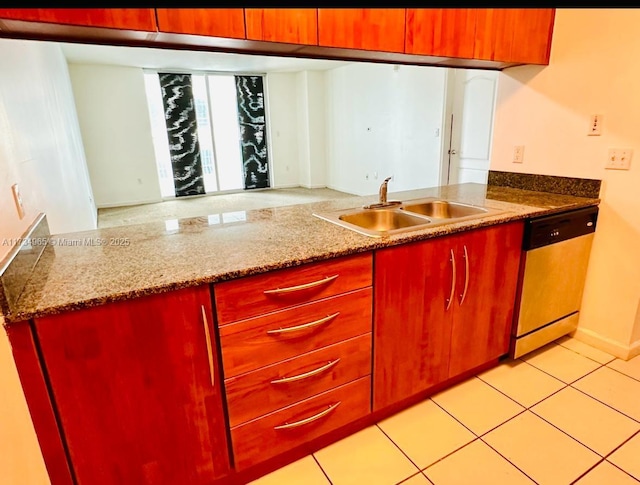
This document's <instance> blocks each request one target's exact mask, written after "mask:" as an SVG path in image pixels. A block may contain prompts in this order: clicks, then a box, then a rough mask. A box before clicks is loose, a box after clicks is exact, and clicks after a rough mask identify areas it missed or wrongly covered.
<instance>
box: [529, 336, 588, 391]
mask: <svg viewBox="0 0 640 485" xmlns="http://www.w3.org/2000/svg"><path fill="white" fill-rule="evenodd" d="M522 360H524V361H525V362H528V363H529V364H531V365H533V366H535V367H537V368H538V369H540V370H542V371H544V372H546V373H547V374H551V375H552V376H553V377H557V378H558V379H560V380H561V381H563V382H566V383H567V384H569V383H571V382H573V381H575V380H577V379H580V378H581V377H583V376H584V375H586V374H588V373H589V372H591V371H593V370H594V369H597V368H598V367H600V365H601V364H600V363H599V362H595V361H593V360H591V359H588V358H586V357H583V356H582V355H580V354H577V353H576V352H574V351H573V350H569V349H567V348H565V347H563V346H561V345H556V344H553V343H552V344H549V345H546V346H544V347H542V348H540V349H538V350H536V351H535V352H531V353H530V354H527V355H525V356H524V357H522Z"/></svg>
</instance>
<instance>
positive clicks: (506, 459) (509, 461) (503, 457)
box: [478, 411, 538, 484]
mask: <svg viewBox="0 0 640 485" xmlns="http://www.w3.org/2000/svg"><path fill="white" fill-rule="evenodd" d="M523 412H524V411H523ZM521 414H522V413H521ZM518 416H519V415H518ZM514 418H515V416H514ZM512 419H513V418H512ZM509 421H511V420H509ZM503 424H504V423H503ZM483 436H485V435H483ZM478 439H479V440H480V441H482V442H483V443H484V444H485V445H487V446H488V447H489V448H491V449H492V450H493V451H494V452H495V453H497V454H498V455H499V456H500V457H502V459H503V460H505V461H506V462H507V463H510V464H511V466H513V467H514V468H515V469H516V470H518V471H519V472H520V473H522V474H523V475H524V476H525V477H527V478H528V479H529V480H531V481H532V482H533V483H535V484H538V482H537V481H535V480H534V479H533V478H532V477H531V476H529V474H528V473H525V471H524V470H522V469H521V468H520V467H519V466H517V465H516V464H515V463H513V462H512V461H511V460H509V458H507V457H506V456H504V455H503V454H502V453H500V452H499V451H498V450H496V449H495V448H494V447H493V446H491V445H490V444H489V443H487V441H486V440H483V439H482V437H480V438H478Z"/></svg>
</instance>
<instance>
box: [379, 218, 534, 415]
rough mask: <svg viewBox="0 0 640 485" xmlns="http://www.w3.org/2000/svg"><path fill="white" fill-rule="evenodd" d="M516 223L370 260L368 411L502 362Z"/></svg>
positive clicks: (518, 238) (517, 244) (516, 255)
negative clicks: (371, 331)
mask: <svg viewBox="0 0 640 485" xmlns="http://www.w3.org/2000/svg"><path fill="white" fill-rule="evenodd" d="M522 231H523V224H522V223H521V222H513V223H508V224H502V225H498V226H494V227H489V228H485V229H476V230H472V231H468V232H464V233H461V234H459V235H454V236H447V237H442V238H437V239H433V240H429V241H422V242H417V243H412V244H407V245H402V246H398V247H393V248H387V249H382V250H380V251H377V252H376V254H375V275H374V280H375V285H374V288H375V292H374V308H375V311H374V355H373V361H374V364H373V410H374V411H377V410H379V409H384V408H385V407H387V406H390V405H392V404H394V403H396V402H399V401H402V400H403V399H406V398H408V397H411V396H412V395H415V394H418V393H419V392H421V391H425V390H427V389H428V388H430V387H432V386H434V385H436V384H439V383H441V382H444V381H445V380H447V379H448V378H451V377H455V376H457V375H460V374H462V373H464V372H465V371H467V370H471V369H473V368H476V367H478V366H480V365H482V364H485V363H488V362H490V361H491V360H493V359H497V358H499V357H500V356H502V355H505V354H507V353H508V351H509V331H510V329H511V321H512V315H513V306H514V301H515V292H516V284H517V275H518V267H519V261H520V249H521V243H522Z"/></svg>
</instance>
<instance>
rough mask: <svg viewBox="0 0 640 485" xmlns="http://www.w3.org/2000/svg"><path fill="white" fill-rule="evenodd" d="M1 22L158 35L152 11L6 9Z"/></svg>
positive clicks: (1, 11) (141, 9)
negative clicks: (119, 30) (16, 21)
mask: <svg viewBox="0 0 640 485" xmlns="http://www.w3.org/2000/svg"><path fill="white" fill-rule="evenodd" d="M0 18H3V19H12V20H26V21H33V22H46V23H54V24H68V25H84V26H88V27H110V28H113V29H126V30H143V31H148V32H155V31H156V30H157V26H156V16H155V11H154V9H152V8H2V9H0Z"/></svg>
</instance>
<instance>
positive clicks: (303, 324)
mask: <svg viewBox="0 0 640 485" xmlns="http://www.w3.org/2000/svg"><path fill="white" fill-rule="evenodd" d="M371 307H372V289H371V288H370V287H369V288H363V289H361V290H357V291H353V292H351V293H347V294H345V295H340V296H337V297H333V298H327V299H326V300H320V301H317V302H314V303H309V304H306V305H301V306H297V307H295V308H292V309H289V310H283V311H280V312H276V313H270V314H269V315H265V316H263V317H257V318H251V319H249V320H243V321H242V322H237V323H234V324H232V325H226V326H224V327H221V328H220V346H221V348H222V362H223V365H224V375H225V377H226V378H230V377H235V376H237V375H239V374H243V373H245V372H250V371H252V370H256V369H259V368H260V367H264V366H266V365H270V364H274V363H276V362H280V361H281V360H285V359H289V358H291V357H296V356H298V355H301V354H306V353H307V352H311V351H313V350H316V349H319V348H322V347H326V346H327V345H331V344H334V343H337V342H340V341H342V340H346V339H348V338H352V337H357V336H358V335H362V334H365V333H368V332H371V326H372V323H371V318H372V316H371V313H372V308H371Z"/></svg>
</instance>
